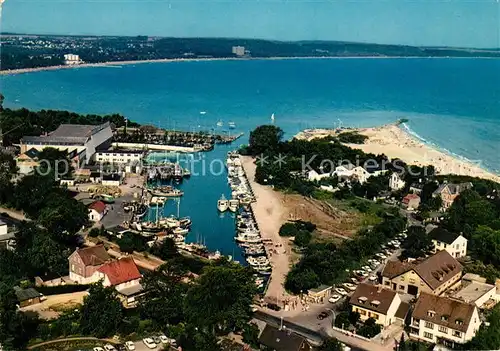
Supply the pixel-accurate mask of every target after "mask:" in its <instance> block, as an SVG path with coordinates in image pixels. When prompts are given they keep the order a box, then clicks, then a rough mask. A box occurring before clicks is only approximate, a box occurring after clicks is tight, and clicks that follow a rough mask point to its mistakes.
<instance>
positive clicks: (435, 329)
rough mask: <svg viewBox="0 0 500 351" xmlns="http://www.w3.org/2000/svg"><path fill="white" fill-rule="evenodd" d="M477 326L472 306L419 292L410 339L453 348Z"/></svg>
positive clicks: (472, 334)
mask: <svg viewBox="0 0 500 351" xmlns="http://www.w3.org/2000/svg"><path fill="white" fill-rule="evenodd" d="M480 325H481V319H480V318H479V312H478V308H477V306H476V305H474V304H472V303H467V302H463V301H459V300H455V299H451V298H448V297H441V296H436V295H432V294H428V293H425V292H423V293H422V294H420V297H419V298H418V300H417V303H416V304H415V308H414V310H413V315H412V321H411V325H410V338H413V339H418V340H423V341H426V342H431V343H438V344H444V345H445V346H454V345H455V344H464V343H466V342H467V341H469V340H470V339H472V338H473V337H474V335H475V334H476V332H477V330H478V329H479V326H480Z"/></svg>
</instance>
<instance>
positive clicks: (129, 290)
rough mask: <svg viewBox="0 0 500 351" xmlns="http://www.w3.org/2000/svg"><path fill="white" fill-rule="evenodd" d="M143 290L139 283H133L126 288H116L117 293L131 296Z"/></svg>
mask: <svg viewBox="0 0 500 351" xmlns="http://www.w3.org/2000/svg"><path fill="white" fill-rule="evenodd" d="M143 290H144V288H143V287H142V285H141V284H134V285H131V286H127V287H126V288H121V289H116V291H118V293H120V294H121V295H124V296H133V295H136V294H139V293H141V292H142V291H143Z"/></svg>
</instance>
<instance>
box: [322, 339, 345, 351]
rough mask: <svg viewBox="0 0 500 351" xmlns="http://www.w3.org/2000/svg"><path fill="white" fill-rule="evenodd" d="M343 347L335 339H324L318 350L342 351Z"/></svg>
mask: <svg viewBox="0 0 500 351" xmlns="http://www.w3.org/2000/svg"><path fill="white" fill-rule="evenodd" d="M343 350H344V347H343V346H342V344H341V343H340V342H339V341H338V340H337V339H326V340H325V341H324V342H323V344H322V345H321V346H320V347H319V349H318V351H343Z"/></svg>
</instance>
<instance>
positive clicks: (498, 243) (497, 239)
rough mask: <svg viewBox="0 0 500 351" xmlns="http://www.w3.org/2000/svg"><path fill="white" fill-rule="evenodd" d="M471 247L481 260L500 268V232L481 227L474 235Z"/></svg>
mask: <svg viewBox="0 0 500 351" xmlns="http://www.w3.org/2000/svg"><path fill="white" fill-rule="evenodd" d="M471 247H472V249H473V252H474V255H475V256H476V257H477V258H478V259H479V260H481V261H482V262H484V263H485V264H489V263H491V264H493V265H494V266H496V267H498V268H500V230H493V229H491V228H490V227H487V226H479V227H478V228H477V229H476V230H475V232H474V233H473V234H472V241H471Z"/></svg>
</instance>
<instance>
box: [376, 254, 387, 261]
mask: <svg viewBox="0 0 500 351" xmlns="http://www.w3.org/2000/svg"><path fill="white" fill-rule="evenodd" d="M375 256H377V257H380V258H381V259H383V260H385V259H386V258H387V256H386V255H384V254H383V253H381V252H379V253H378V254H376V255H375Z"/></svg>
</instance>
